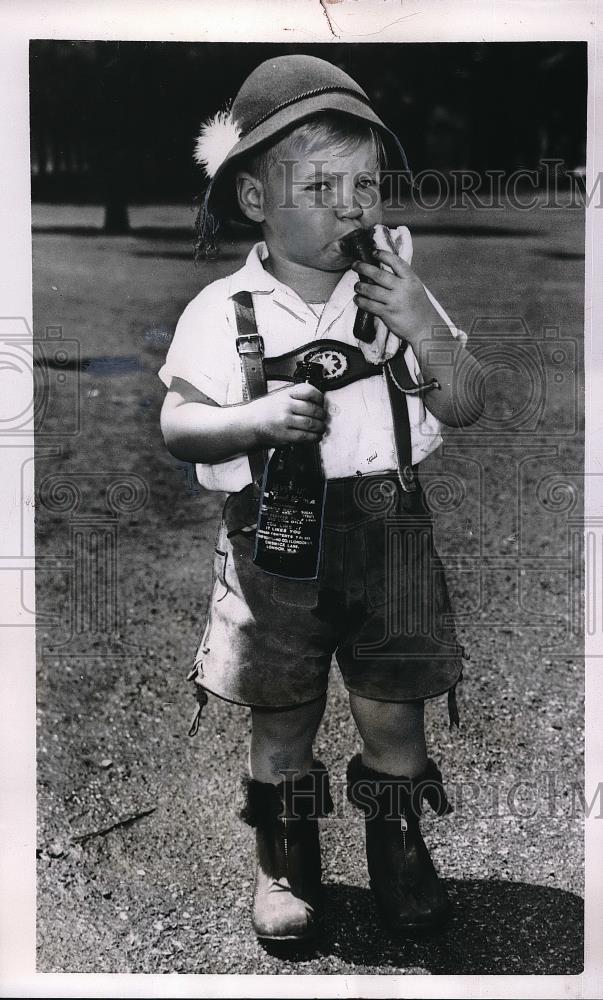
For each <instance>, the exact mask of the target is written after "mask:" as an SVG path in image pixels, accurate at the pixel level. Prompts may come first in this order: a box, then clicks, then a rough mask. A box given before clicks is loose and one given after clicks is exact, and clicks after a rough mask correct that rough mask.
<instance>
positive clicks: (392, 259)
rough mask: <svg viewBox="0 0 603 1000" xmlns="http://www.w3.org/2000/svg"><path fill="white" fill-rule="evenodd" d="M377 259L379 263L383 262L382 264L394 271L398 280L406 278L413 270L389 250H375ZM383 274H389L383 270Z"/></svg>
mask: <svg viewBox="0 0 603 1000" xmlns="http://www.w3.org/2000/svg"><path fill="white" fill-rule="evenodd" d="M375 257H376V259H377V260H378V261H381V263H383V264H387V266H388V267H391V269H392V271H393V272H394V274H395V275H396V276H397V277H398V278H406V277H407V275H408V272H409V271H411V268H410V267H409V266H408V264H407V263H406V261H405V260H401V258H400V257H398V255H397V254H395V253H390V251H389V250H375ZM381 274H387V271H383V270H381ZM371 277H372V275H371ZM390 277H391V275H390Z"/></svg>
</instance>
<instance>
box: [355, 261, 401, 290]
mask: <svg viewBox="0 0 603 1000" xmlns="http://www.w3.org/2000/svg"><path fill="white" fill-rule="evenodd" d="M353 270H354V271H358V274H362V275H364V276H365V278H370V279H371V281H374V282H375V284H376V285H381V287H382V288H393V287H394V284H395V280H396V279H395V278H394V276H393V274H390V273H389V271H384V270H383V268H382V267H376V266H375V264H364V263H362V262H361V261H358V262H357V263H356V264H354V267H353Z"/></svg>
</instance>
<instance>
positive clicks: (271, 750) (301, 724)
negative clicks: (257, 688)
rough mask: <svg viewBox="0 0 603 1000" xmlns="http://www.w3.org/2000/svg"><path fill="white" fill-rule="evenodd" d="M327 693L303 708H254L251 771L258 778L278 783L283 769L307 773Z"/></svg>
mask: <svg viewBox="0 0 603 1000" xmlns="http://www.w3.org/2000/svg"><path fill="white" fill-rule="evenodd" d="M325 703H326V695H324V696H323V697H322V698H318V699H317V700H316V701H311V702H309V703H308V704H307V705H301V706H300V707H299V708H288V709H285V710H276V711H275V710H272V709H266V708H261V709H260V708H252V709H251V745H250V747H249V771H250V774H251V777H252V778H255V780H256V781H262V782H269V783H270V784H273V785H277V784H279V782H281V781H282V780H283V775H282V773H281V772H282V771H288V772H291V771H295V772H296V774H295V777H302V776H303V775H304V774H307V773H308V771H309V770H310V768H311V766H312V759H313V758H312V744H313V742H314V737H315V736H316V733H317V730H318V727H319V725H320V720H321V719H322V716H323V713H324V710H325Z"/></svg>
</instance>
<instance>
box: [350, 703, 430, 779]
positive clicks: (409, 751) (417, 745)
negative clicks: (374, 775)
mask: <svg viewBox="0 0 603 1000" xmlns="http://www.w3.org/2000/svg"><path fill="white" fill-rule="evenodd" d="M350 708H351V709H352V715H353V716H354V721H355V723H356V725H357V727H358V732H359V733H360V735H361V737H362V740H363V743H364V749H363V751H362V760H363V763H364V764H365V765H366V767H370V768H372V769H373V770H375V771H384V772H386V773H387V774H397V775H406V776H407V777H408V778H415V777H417V775H419V774H422V773H423V772H424V770H425V767H426V766H427V749H426V746H425V726H424V702H423V701H403V702H391V701H373V700H371V699H369V698H360V697H359V696H358V695H356V694H350Z"/></svg>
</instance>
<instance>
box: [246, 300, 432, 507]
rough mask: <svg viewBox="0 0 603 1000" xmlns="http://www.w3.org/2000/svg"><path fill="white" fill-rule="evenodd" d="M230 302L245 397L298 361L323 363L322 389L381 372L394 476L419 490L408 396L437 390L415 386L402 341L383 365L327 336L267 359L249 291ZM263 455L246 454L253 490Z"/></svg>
mask: <svg viewBox="0 0 603 1000" xmlns="http://www.w3.org/2000/svg"><path fill="white" fill-rule="evenodd" d="M233 301H234V308H235V319H236V324H237V333H238V335H237V352H238V355H239V360H240V363H241V377H242V382H243V399H244V401H245V402H249V401H250V400H253V399H257V398H258V396H263V395H265V394H266V392H267V382H268V381H282V382H293V377H294V373H295V370H296V368H297V365H298V364H299V363H300V362H309V361H313V362H319V363H320V364H321V365H322V368H323V378H322V382H321V384H320V385H319V386H318V388H319V389H320V390H321V392H327V391H329V392H331V391H333V390H334V389H342V388H343V387H344V386H346V385H350V384H351V383H353V382H356V381H358V380H359V379H364V378H371V377H374V376H375V375H380V374H382V375H384V376H385V380H386V384H387V389H388V395H389V401H390V406H391V411H392V422H393V431H394V441H395V446H396V455H397V459H398V478H399V480H400V485H401V486H402V489H403V490H405V492H414V491H415V490H416V489H417V477H416V473H415V470H414V468H413V465H412V443H411V435H410V421H409V417H408V405H407V402H406V396H422V395H423V394H424V393H426V392H428V391H429V390H430V389H439V388H440V385H439V382H438V381H437V380H436V379H431V380H430V381H429V382H424V383H422V384H418V385H417V383H416V382H414V381H413V379H412V377H411V374H410V371H409V370H408V365H407V364H406V359H405V357H404V351H405V349H406V343H405V342H401V344H400V348H399V349H398V351H397V352H396V354H395V355H394V356H393V358H391V359H390V360H389V361H386V362H385V364H383V365H374V364H371V363H370V362H369V361H367V360H366V359H365V357H364V355H363V354H362V351H360V350H359V349H358V348H357V347H352V346H351V345H349V344H345V343H343V342H342V341H340V340H329V339H324V340H319V341H316V340H314V341H311V342H310V343H308V344H304V345H302V346H301V347H298V348H297V349H296V350H293V351H288V352H287V353H285V354H279V355H277V356H274V357H270V358H267V357H265V354H264V342H263V339H262V337H261V336H260V335H259V333H258V330H257V325H256V321H255V313H254V309H253V300H252V297H251V293H250V292H238V293H237V294H236V295H234V296H233ZM267 457H268V456H267V452H266V451H265V450H259V451H255V452H251V453H250V454H249V465H250V467H251V477H252V481H253V484H254V491H255V492H257V493H258V494H259V490H260V483H261V480H262V476H263V472H264V467H265V465H266V461H267Z"/></svg>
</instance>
